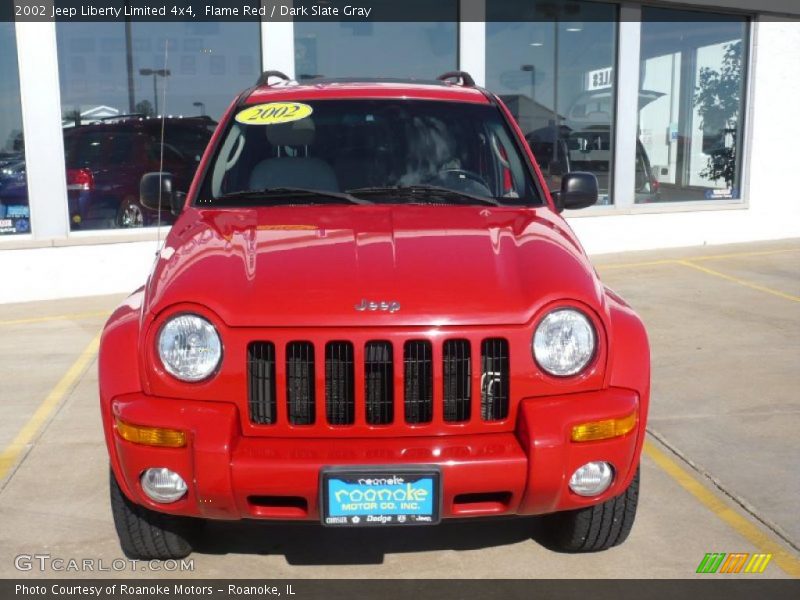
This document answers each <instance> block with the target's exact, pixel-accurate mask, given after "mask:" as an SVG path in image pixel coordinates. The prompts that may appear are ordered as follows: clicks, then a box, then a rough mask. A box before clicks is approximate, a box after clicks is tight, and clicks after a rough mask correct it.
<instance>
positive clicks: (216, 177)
mask: <svg viewBox="0 0 800 600" xmlns="http://www.w3.org/2000/svg"><path fill="white" fill-rule="evenodd" d="M297 202H303V203H316V202H320V203H321V202H326V203H330V202H335V203H357V204H362V203H375V204H379V203H436V204H492V205H533V204H541V199H540V196H539V194H538V192H537V189H536V188H535V187H534V185H533V182H532V179H531V177H530V173H529V170H528V167H527V165H526V163H525V161H524V158H523V156H522V154H521V153H520V150H519V147H518V145H517V144H516V143H514V139H513V137H512V134H511V131H510V130H509V128H508V126H507V124H506V123H505V121H504V119H503V117H502V115H501V113H500V110H499V109H498V108H497V107H496V106H491V105H481V104H468V103H455V102H439V101H432V100H315V101H306V102H280V103H278V102H275V103H271V104H261V105H256V106H251V107H243V108H241V109H239V111H238V112H237V114H236V118H235V119H231V123H230V124H229V125H228V131H227V132H226V133H225V134H224V135H223V138H222V141H221V143H220V144H218V146H217V149H216V151H215V156H214V157H213V158H212V160H211V163H210V165H209V168H208V169H207V171H206V173H205V179H204V181H203V184H202V186H201V189H200V194H199V196H198V201H197V204H198V205H201V206H232V205H233V206H237V205H253V204H256V205H275V204H294V203H297Z"/></svg>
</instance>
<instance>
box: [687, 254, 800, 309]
mask: <svg viewBox="0 0 800 600" xmlns="http://www.w3.org/2000/svg"><path fill="white" fill-rule="evenodd" d="M677 262H678V264H680V265H683V266H684V267H690V268H692V269H696V270H698V271H701V272H703V273H706V274H707V275H714V276H715V277H720V278H722V279H726V280H728V281H732V282H733V283H738V284H739V285H743V286H745V287H748V288H750V289H753V290H758V291H759V292H765V293H767V294H772V295H773V296H777V297H778V298H783V299H784V300H791V301H792V302H800V296H793V295H792V294H787V293H785V292H781V291H779V290H773V289H772V288H768V287H766V286H763V285H758V284H757V283H752V282H750V281H747V280H746V279H741V278H740V277H734V276H733V275H728V274H727V273H721V272H719V271H715V270H714V269H709V268H708V267H702V266H700V265H696V264H694V263H693V262H691V261H688V260H679V261H677Z"/></svg>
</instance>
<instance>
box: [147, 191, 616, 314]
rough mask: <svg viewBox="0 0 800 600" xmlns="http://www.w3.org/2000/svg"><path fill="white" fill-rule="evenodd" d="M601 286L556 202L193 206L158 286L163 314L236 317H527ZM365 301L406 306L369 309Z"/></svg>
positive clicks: (158, 273) (177, 228)
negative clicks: (191, 308)
mask: <svg viewBox="0 0 800 600" xmlns="http://www.w3.org/2000/svg"><path fill="white" fill-rule="evenodd" d="M601 290H602V288H601V287H600V285H599V283H598V281H597V279H596V278H595V277H594V274H593V270H592V269H591V266H590V265H589V263H588V261H587V260H586V259H585V257H584V256H583V254H582V253H581V251H580V249H579V247H578V246H577V243H576V242H575V241H574V237H573V235H572V233H571V232H569V231H568V230H567V229H566V228H565V227H564V225H563V221H562V220H561V218H560V217H557V216H555V215H553V213H552V212H550V211H549V210H548V209H546V208H541V209H536V210H533V209H511V208H501V209H496V208H492V207H454V206H353V207H351V206H344V207H343V206H309V207H277V208H259V209H237V210H195V209H188V210H187V211H186V212H185V213H184V214H183V215H182V216H181V217H180V219H179V220H178V222H177V223H176V224H175V225H174V226H173V228H172V231H171V233H170V235H169V237H168V238H167V240H166V243H165V247H164V249H163V250H162V252H161V258H160V259H159V260H158V261H157V263H156V265H155V267H154V271H153V274H152V276H151V278H150V283H149V285H148V300H147V302H148V307H149V310H150V311H151V312H152V313H158V312H160V311H161V310H163V309H164V308H166V307H168V306H170V305H172V304H176V303H179V302H194V303H198V304H202V305H205V306H207V307H208V308H209V309H211V310H213V311H214V312H216V313H217V314H218V315H219V317H220V318H221V319H222V320H223V321H224V322H226V323H227V324H228V325H231V326H326V325H329V326H334V325H335V326H364V325H384V326H385V325H391V326H398V325H441V326H444V325H451V324H452V325H456V324H459V325H471V324H483V325H486V324H521V323H526V322H528V321H529V320H530V319H531V318H532V317H533V312H534V310H535V308H536V307H538V306H541V305H542V304H544V303H546V302H549V301H552V300H558V299H562V298H572V299H575V300H579V301H583V302H585V303H587V304H589V305H590V306H596V307H599V305H600V303H601V301H602V291H601ZM362 299H367V300H372V301H387V302H399V303H400V310H399V311H397V312H394V313H388V312H380V311H378V312H359V311H357V310H355V305H356V304H359V303H360V302H361V300H362Z"/></svg>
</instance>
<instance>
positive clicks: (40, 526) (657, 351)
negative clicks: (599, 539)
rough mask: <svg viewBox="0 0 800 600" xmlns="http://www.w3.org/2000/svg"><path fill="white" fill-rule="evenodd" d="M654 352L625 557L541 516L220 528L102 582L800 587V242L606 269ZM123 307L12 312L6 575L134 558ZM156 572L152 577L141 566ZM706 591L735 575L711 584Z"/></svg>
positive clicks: (2, 426) (620, 258) (626, 259)
mask: <svg viewBox="0 0 800 600" xmlns="http://www.w3.org/2000/svg"><path fill="white" fill-rule="evenodd" d="M594 262H595V264H596V265H597V268H598V271H599V272H600V274H601V276H602V278H603V279H604V281H605V282H606V283H607V284H608V285H609V286H610V287H612V288H614V289H615V290H616V291H618V292H619V293H620V294H622V295H623V296H624V297H625V298H626V299H627V300H628V302H630V304H632V305H633V306H634V308H635V309H636V310H637V311H638V312H639V314H641V315H642V317H643V318H644V320H645V322H646V324H647V326H648V330H649V334H650V336H651V344H652V352H653V397H652V408H651V416H650V423H649V431H650V433H649V440H648V443H647V445H646V448H645V453H644V456H643V463H642V489H641V501H640V504H639V513H638V517H637V522H636V525H635V526H634V529H633V532H632V534H631V537H630V538H629V539H628V541H627V542H626V543H625V544H624V545H622V546H621V547H618V548H614V549H612V550H609V551H607V552H603V553H599V554H593V555H565V554H557V553H554V552H552V551H550V550H547V549H546V548H544V547H543V546H542V545H540V544H539V543H538V542H537V541H536V537H535V535H534V536H533V537H531V535H530V531H531V530H533V531H534V532H535V527H536V523H535V521H534V520H517V519H509V520H500V521H498V520H493V521H477V522H470V523H458V524H446V525H441V526H439V527H435V528H430V529H428V528H415V529H409V530H392V531H391V532H387V531H386V530H383V531H353V530H345V531H342V530H323V529H322V528H321V527H320V526H318V525H315V524H292V525H285V524H265V523H254V522H240V523H232V524H228V523H215V524H213V525H211V526H209V527H208V528H206V530H205V532H204V534H203V537H202V538H201V539H200V540H199V543H198V548H197V551H196V552H195V553H194V554H193V555H192V558H193V567H194V570H193V571H191V572H184V573H174V572H151V571H145V570H137V571H135V572H132V571H131V570H125V571H121V572H118V573H115V572H110V573H103V574H102V575H103V576H119V577H132V576H143V577H152V576H176V575H179V576H182V577H183V576H194V577H202V578H213V577H259V578H263V577H270V578H280V577H283V578H311V577H342V578H345V577H413V578H426V577H452V578H490V577H507V578H517V577H591V578H602V577H632V578H648V577H694V576H697V575H696V574H695V570H696V568H697V566H698V564H699V563H700V561H701V559H702V558H703V557H704V555H705V554H706V553H708V552H726V553H731V552H749V553H755V552H760V553H769V554H772V555H773V558H772V560H771V562H770V563H769V565H768V567H767V569H766V570H765V571H764V573H762V574H760V575H744V574H740V575H727V577H800V552H799V551H798V549H800V520H798V519H797V498H798V497H800V477H798V473H800V436H798V434H797V432H798V431H800V399H799V398H798V394H797V390H798V388H800V368H799V367H800V240H791V241H782V242H771V243H759V244H747V245H736V246H716V247H704V248H688V249H682V250H676V251H659V252H657V253H656V252H650V253H628V254H625V255H614V256H610V255H606V256H597V257H595V258H594ZM120 299H121V296H113V297H111V296H106V297H101V298H84V299H76V300H63V301H49V302H42V303H30V304H24V305H22V304H18V305H0V399H2V401H1V402H0V577H19V576H29V577H41V576H81V575H83V576H89V577H90V576H92V575H94V576H97V573H92V572H89V573H85V574H81V573H73V572H57V571H52V570H46V571H44V572H40V571H39V570H38V567H36V566H34V568H33V569H32V570H31V571H28V572H20V571H18V570H17V569H16V568H15V560H14V559H15V557H16V556H18V555H20V554H28V555H31V554H48V555H50V556H51V557H54V558H64V559H69V558H76V559H79V560H82V559H84V558H91V559H95V560H96V559H103V561H104V563H105V564H111V561H113V560H114V559H116V558H120V557H122V553H121V551H120V549H119V546H118V544H117V538H116V534H115V532H114V526H113V523H112V520H111V511H110V507H109V501H108V483H107V477H108V471H107V468H108V467H107V459H106V450H105V446H104V442H103V436H102V429H101V424H100V418H99V414H98V410H97V391H96V390H97V372H96V371H97V362H96V346H97V339H98V333H99V331H100V329H101V328H102V325H103V323H104V321H105V319H106V317H107V315H108V313H109V311H110V310H111V309H112V308H113V307H114V306H115V304H116V303H118V302H119V300H120ZM145 567H146V566H145ZM702 576H703V577H725V576H723V575H702Z"/></svg>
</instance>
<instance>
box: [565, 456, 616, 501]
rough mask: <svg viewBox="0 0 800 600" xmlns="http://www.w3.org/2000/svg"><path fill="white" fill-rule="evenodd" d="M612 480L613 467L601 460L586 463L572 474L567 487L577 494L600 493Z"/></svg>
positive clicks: (590, 494)
mask: <svg viewBox="0 0 800 600" xmlns="http://www.w3.org/2000/svg"><path fill="white" fill-rule="evenodd" d="M612 481H614V469H613V468H612V467H611V465H610V464H608V463H607V462H603V461H595V462H590V463H586V464H585V465H583V466H582V467H580V468H579V469H578V470H577V471H575V472H574V473H573V474H572V477H570V479H569V489H571V490H572V491H573V492H575V493H576V494H578V495H579V496H597V495H598V494H602V493H603V492H605V491H606V490H607V489H608V486H610V485H611V482H612Z"/></svg>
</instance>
